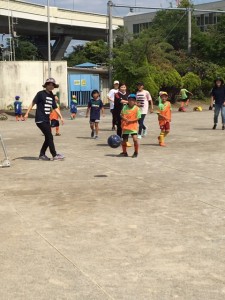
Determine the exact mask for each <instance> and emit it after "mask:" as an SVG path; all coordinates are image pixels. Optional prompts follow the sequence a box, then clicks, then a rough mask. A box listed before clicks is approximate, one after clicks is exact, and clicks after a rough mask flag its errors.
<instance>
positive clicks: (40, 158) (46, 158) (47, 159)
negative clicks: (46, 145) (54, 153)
mask: <svg viewBox="0 0 225 300" xmlns="http://www.w3.org/2000/svg"><path fill="white" fill-rule="evenodd" d="M38 160H45V161H49V160H50V158H49V157H48V156H47V155H45V154H44V155H40V156H39V158H38Z"/></svg>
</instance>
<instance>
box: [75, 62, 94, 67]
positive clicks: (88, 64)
mask: <svg viewBox="0 0 225 300" xmlns="http://www.w3.org/2000/svg"><path fill="white" fill-rule="evenodd" d="M75 67H78V68H96V67H97V65H96V64H92V63H90V62H86V63H83V64H79V65H75Z"/></svg>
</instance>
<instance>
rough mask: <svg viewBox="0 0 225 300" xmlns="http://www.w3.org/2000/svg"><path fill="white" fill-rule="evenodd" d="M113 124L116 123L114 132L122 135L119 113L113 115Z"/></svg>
mask: <svg viewBox="0 0 225 300" xmlns="http://www.w3.org/2000/svg"><path fill="white" fill-rule="evenodd" d="M115 124H116V127H117V128H116V134H117V135H118V136H120V137H122V128H121V117H120V115H116V116H115Z"/></svg>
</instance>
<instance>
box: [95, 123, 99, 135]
mask: <svg viewBox="0 0 225 300" xmlns="http://www.w3.org/2000/svg"><path fill="white" fill-rule="evenodd" d="M98 132H99V126H98V123H97V122H95V135H96V136H98Z"/></svg>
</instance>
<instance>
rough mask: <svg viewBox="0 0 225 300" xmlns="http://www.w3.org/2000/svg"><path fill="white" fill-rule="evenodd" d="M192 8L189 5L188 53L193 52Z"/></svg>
mask: <svg viewBox="0 0 225 300" xmlns="http://www.w3.org/2000/svg"><path fill="white" fill-rule="evenodd" d="M191 12H192V10H191V8H190V7H188V54H189V55H190V54H191Z"/></svg>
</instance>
